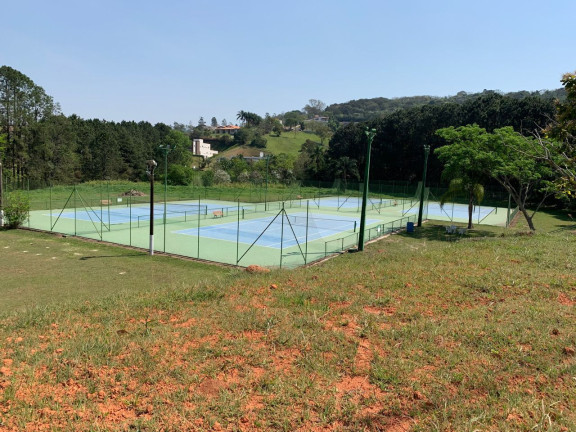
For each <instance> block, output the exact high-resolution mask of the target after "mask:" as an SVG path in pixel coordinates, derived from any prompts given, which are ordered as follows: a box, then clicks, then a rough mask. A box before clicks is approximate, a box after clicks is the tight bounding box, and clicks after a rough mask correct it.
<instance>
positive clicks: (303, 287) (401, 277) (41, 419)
mask: <svg viewBox="0 0 576 432" xmlns="http://www.w3.org/2000/svg"><path fill="white" fill-rule="evenodd" d="M535 223H536V227H537V228H538V231H537V232H536V233H535V234H529V233H527V231H526V228H525V226H524V224H523V223H522V222H520V223H519V224H518V225H517V226H515V227H514V228H512V229H509V230H506V229H503V228H495V227H478V228H477V229H475V230H474V231H473V232H472V233H471V234H469V235H468V236H466V237H464V238H462V239H459V240H457V241H448V239H447V237H446V236H445V235H444V234H443V231H444V227H443V226H442V225H441V224H440V223H435V222H434V221H430V222H428V223H426V224H425V225H424V227H422V228H417V229H416V232H415V233H413V234H407V233H403V234H398V235H393V236H389V237H387V238H385V239H382V240H380V241H378V242H376V243H372V244H368V245H367V246H366V249H365V251H364V252H362V253H353V254H352V253H350V254H343V255H340V256H338V257H336V258H334V259H332V260H329V261H327V262H325V263H323V264H321V265H316V266H314V267H310V268H300V269H297V270H292V271H272V272H269V273H262V274H248V273H246V272H239V271H236V270H233V269H229V268H222V267H211V266H207V265H203V264H199V263H192V262H189V261H178V260H175V259H169V258H165V257H161V256H154V257H148V256H145V255H143V254H140V253H138V252H134V251H131V250H125V249H116V248H112V247H106V246H104V245H101V244H98V243H83V242H80V241H76V240H74V239H70V238H58V237H53V236H48V235H43V234H38V233H33V232H24V231H10V232H8V231H4V232H0V259H1V260H0V269H1V274H2V284H1V285H0V286H1V288H0V296H1V297H2V299H3V300H4V299H5V298H6V299H8V301H9V302H10V306H9V307H6V306H4V309H3V314H2V315H1V317H0V362H2V364H0V430H2V431H4V430H6V431H20V430H42V429H43V428H44V429H47V430H50V428H52V430H110V431H112V430H141V431H156V430H162V429H163V430H200V431H204V430H238V431H243V430H263V431H267V430H283V431H294V430H302V431H308V430H333V431H336V430H338V431H363V430H366V431H372V430H373V431H377V430H390V431H572V430H576V411H575V410H574V406H576V386H575V384H574V378H575V377H576V355H575V349H576V326H575V322H576V264H575V263H576V226H574V223H573V222H572V221H570V220H569V219H568V217H567V216H566V214H565V212H556V213H541V214H539V215H537V217H536V219H535ZM47 248H48V249H47ZM24 250H27V252H24ZM38 253H40V254H41V255H36V254H38ZM53 256H54V257H55V258H54V259H53V258H52V257H53ZM91 257H94V258H91ZM6 275H8V276H6ZM106 280H107V281H108V282H109V283H104V282H103V281H106ZM119 291H120V292H119Z"/></svg>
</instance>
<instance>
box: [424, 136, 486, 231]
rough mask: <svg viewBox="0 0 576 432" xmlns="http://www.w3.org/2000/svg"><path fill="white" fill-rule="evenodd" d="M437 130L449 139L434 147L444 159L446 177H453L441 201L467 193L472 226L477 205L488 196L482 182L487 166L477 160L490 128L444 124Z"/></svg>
mask: <svg viewBox="0 0 576 432" xmlns="http://www.w3.org/2000/svg"><path fill="white" fill-rule="evenodd" d="M436 133H437V134H438V135H440V136H441V137H442V138H444V139H445V140H446V141H447V142H448V145H445V146H442V147H440V148H437V149H436V150H435V151H434V153H435V154H436V155H437V156H438V159H440V161H442V162H443V163H444V170H443V171H442V178H444V179H445V180H449V181H450V187H449V189H448V192H447V194H445V196H444V197H443V198H442V199H441V205H444V203H445V202H447V200H448V199H453V198H454V197H456V196H458V195H462V194H464V195H465V196H466V198H467V200H468V229H472V228H473V227H474V225H473V224H472V214H473V212H474V205H475V204H478V203H479V202H480V201H481V198H483V197H484V188H483V187H482V182H483V180H485V179H486V178H487V176H486V174H485V172H486V169H483V167H481V166H480V164H479V163H478V161H477V160H476V155H477V152H478V148H479V146H480V140H481V138H480V137H481V136H482V135H483V134H485V133H486V130H484V129H481V128H480V127H478V126H477V125H473V126H466V127H460V128H457V129H455V128H454V127H449V128H444V129H440V130H438V131H437V132H436ZM480 192H481V193H480Z"/></svg>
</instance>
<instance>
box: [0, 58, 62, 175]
mask: <svg viewBox="0 0 576 432" xmlns="http://www.w3.org/2000/svg"><path fill="white" fill-rule="evenodd" d="M58 111H59V107H58V105H57V104H54V101H53V99H52V98H51V97H50V96H48V95H47V94H46V93H45V91H44V89H43V88H42V87H40V86H38V85H36V84H34V82H33V81H32V80H31V79H30V78H28V77H27V76H26V75H24V74H23V73H21V72H19V71H17V70H16V69H13V68H11V67H9V66H2V67H0V133H5V134H6V136H7V146H6V147H7V149H6V150H7V151H6V155H5V159H6V160H5V162H6V166H7V168H10V169H11V170H12V176H13V178H22V176H23V175H24V163H25V161H26V159H27V157H28V154H27V153H28V151H27V146H28V142H27V141H26V137H25V134H26V128H27V127H28V126H29V125H31V124H34V123H36V122H38V121H40V120H41V119H43V118H45V117H47V116H50V115H52V114H56V113H57V112H58Z"/></svg>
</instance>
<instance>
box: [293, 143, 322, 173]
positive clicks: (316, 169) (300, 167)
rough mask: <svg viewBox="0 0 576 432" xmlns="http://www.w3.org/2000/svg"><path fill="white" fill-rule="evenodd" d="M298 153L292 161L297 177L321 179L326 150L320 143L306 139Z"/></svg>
mask: <svg viewBox="0 0 576 432" xmlns="http://www.w3.org/2000/svg"><path fill="white" fill-rule="evenodd" d="M299 153H300V154H299V155H298V158H297V159H296V161H295V163H294V169H295V171H296V173H297V177H298V178H300V179H303V180H305V179H314V180H317V179H321V178H322V177H323V175H324V172H325V168H326V152H325V149H324V146H323V145H322V144H321V143H318V142H315V141H312V140H306V141H305V142H304V144H302V147H301V148H300V152H299Z"/></svg>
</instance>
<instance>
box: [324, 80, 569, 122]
mask: <svg viewBox="0 0 576 432" xmlns="http://www.w3.org/2000/svg"><path fill="white" fill-rule="evenodd" d="M492 93H498V94H500V95H502V96H505V97H508V98H512V99H525V98H530V97H536V98H542V99H548V100H553V99H559V100H563V99H565V98H566V92H565V91H564V89H563V88H561V89H557V90H543V91H532V92H529V91H519V92H511V93H500V92H494V91H491V90H484V91H483V92H482V93H466V92H464V91H462V92H459V93H458V94H456V95H455V96H448V97H437V96H411V97H399V98H392V99H388V98H384V97H378V98H371V99H358V100H351V101H348V102H344V103H336V104H332V105H329V106H328V107H327V108H326V115H328V116H332V117H335V118H336V119H337V120H338V121H340V122H359V121H367V120H373V119H375V118H378V117H383V116H385V115H387V114H390V113H393V112H394V111H397V110H401V109H410V108H415V107H420V106H423V105H440V104H447V103H448V104H449V103H456V104H464V103H466V102H470V101H472V100H474V99H476V98H478V97H481V96H484V95H488V94H492Z"/></svg>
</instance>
